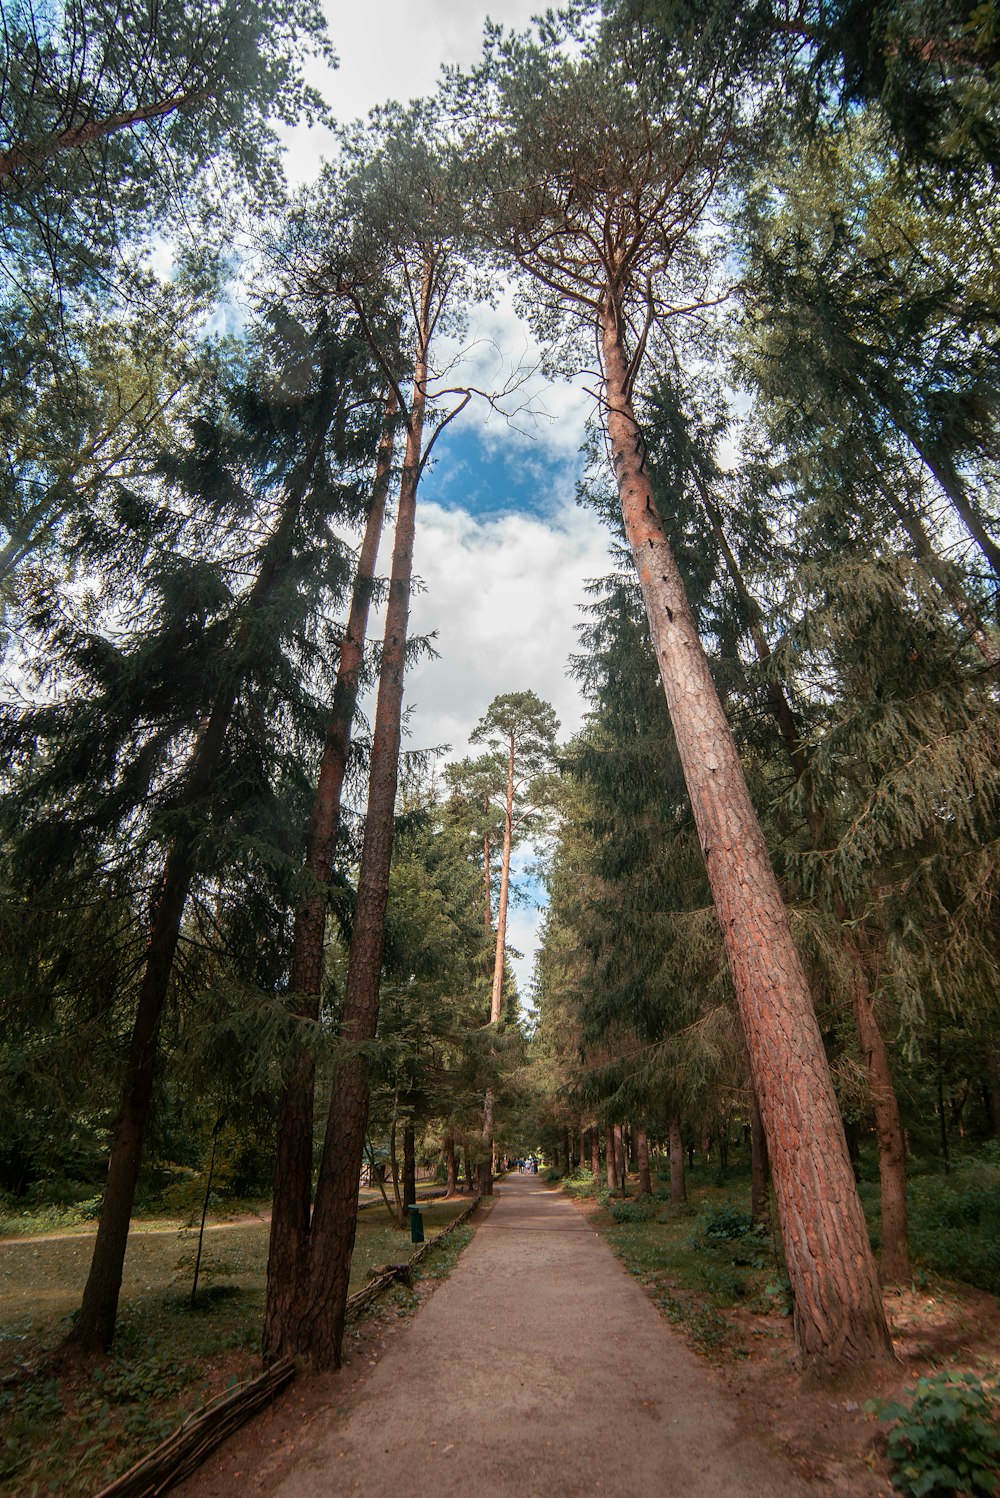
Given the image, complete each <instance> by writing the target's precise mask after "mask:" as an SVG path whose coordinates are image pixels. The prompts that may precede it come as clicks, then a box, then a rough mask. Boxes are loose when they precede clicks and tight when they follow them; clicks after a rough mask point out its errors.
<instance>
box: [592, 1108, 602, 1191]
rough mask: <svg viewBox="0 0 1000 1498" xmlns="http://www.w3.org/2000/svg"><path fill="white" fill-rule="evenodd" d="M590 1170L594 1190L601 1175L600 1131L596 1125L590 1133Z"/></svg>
mask: <svg viewBox="0 0 1000 1498" xmlns="http://www.w3.org/2000/svg"><path fill="white" fill-rule="evenodd" d="M590 1170H591V1174H592V1175H593V1177H594V1187H595V1189H596V1187H597V1182H598V1179H599V1177H600V1174H601V1131H600V1129H599V1128H598V1127H597V1124H596V1123H595V1124H594V1127H593V1128H592V1129H591V1131H590Z"/></svg>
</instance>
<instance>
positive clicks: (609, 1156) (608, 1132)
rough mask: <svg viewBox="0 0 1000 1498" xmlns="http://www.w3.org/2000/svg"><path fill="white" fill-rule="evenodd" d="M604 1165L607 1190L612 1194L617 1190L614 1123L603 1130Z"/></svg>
mask: <svg viewBox="0 0 1000 1498" xmlns="http://www.w3.org/2000/svg"><path fill="white" fill-rule="evenodd" d="M604 1166H605V1169H606V1171H607V1180H608V1190H609V1191H610V1192H611V1194H612V1196H614V1194H615V1192H616V1191H617V1190H618V1163H617V1159H616V1155H615V1128H614V1124H608V1126H607V1128H606V1129H605V1130H604Z"/></svg>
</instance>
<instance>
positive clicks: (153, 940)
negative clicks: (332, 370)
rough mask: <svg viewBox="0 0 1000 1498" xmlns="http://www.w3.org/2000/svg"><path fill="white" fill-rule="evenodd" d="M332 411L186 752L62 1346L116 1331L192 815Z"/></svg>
mask: <svg viewBox="0 0 1000 1498" xmlns="http://www.w3.org/2000/svg"><path fill="white" fill-rule="evenodd" d="M334 409H335V402H334V401H333V400H331V401H330V402H329V403H328V406H327V411H326V416H325V420H323V421H321V423H320V425H319V427H318V429H317V431H316V433H315V434H314V436H313V439H312V441H311V443H310V445H309V449H308V451H307V453H306V455H305V458H304V460H303V464H302V467H301V469H300V471H299V473H298V474H297V475H296V477H295V479H294V481H293V482H292V484H291V485H290V487H289V490H288V494H287V496H286V499H285V502H284V504H283V506H282V510H281V515H280V518H279V520H278V523H277V525H276V527H275V529H274V532H273V534H272V535H271V537H270V539H269V541H268V543H267V547H266V550H265V553H264V557H263V560H262V562H261V567H260V571H259V572H258V574H257V577H256V579H255V581H254V584H253V587H252V588H251V590H250V594H249V597H248V599H247V608H246V612H247V614H248V616H249V618H248V619H247V620H245V621H244V623H243V625H242V626H241V628H240V630H239V632H238V634H237V638H236V640H235V641H234V642H233V645H232V647H231V648H232V653H233V659H234V666H233V670H232V671H231V672H230V674H229V679H228V681H227V682H226V684H225V685H224V686H223V687H221V688H220V690H219V693H218V696H217V697H216V699H215V702H214V703H213V705H212V710H211V713H210V714H209V717H208V721H207V723H206V724H205V727H204V729H203V730H202V732H201V733H200V734H199V736H198V740H197V742H196V744H195V746H194V749H193V751H192V754H191V760H190V764H189V768H188V774H187V779H186V784H185V789H184V804H185V806H186V807H188V808H190V811H191V813H192V814H191V815H190V816H189V819H188V826H187V830H186V831H185V832H183V833H180V834H178V836H177V837H175V839H174V841H173V844H172V845H171V848H170V851H169V852H168V854H167V857H166V859H165V861H164V864H163V871H162V873H161V875H160V879H159V887H158V893H157V896H156V903H155V907H154V911H153V918H152V922H151V926H150V932H149V941H148V944H147V947H146V959H145V964H144V967H143V974H142V981H141V984H140V988H139V999H138V1003H137V1005H136V1015H135V1020H134V1022H133V1027H132V1035H131V1039H130V1041H129V1051H128V1058H127V1062H126V1067H125V1080H124V1084H123V1088H122V1104H121V1108H120V1110H119V1113H118V1117H117V1119H116V1120H115V1127H114V1133H113V1136H112V1141H111V1154H110V1157H109V1160H108V1176H107V1181H106V1183H105V1187H104V1198H103V1201H102V1205H101V1216H100V1220H99V1222H98V1226H97V1237H96V1239H95V1242H94V1253H93V1258H92V1259H91V1264H90V1272H89V1274H88V1277H87V1283H86V1286H85V1287H84V1292H83V1301H82V1304H81V1307H80V1314H79V1316H78V1317H77V1320H76V1323H75V1325H74V1327H73V1329H72V1331H71V1332H70V1333H69V1336H68V1338H67V1341H68V1342H71V1343H73V1344H74V1345H75V1346H77V1347H80V1348H82V1349H84V1350H85V1351H88V1352H98V1351H102V1350H106V1349H107V1348H108V1347H110V1345H111V1342H112V1339H113V1338H114V1333H115V1322H116V1319H117V1316H118V1297H119V1294H120V1293H121V1282H122V1272H123V1269H124V1266H125V1252H126V1249H127V1247H128V1234H129V1227H130V1225H131V1221H132V1207H133V1204H134V1202H135V1188H136V1183H137V1181H138V1179H139V1167H140V1165H141V1163H142V1150H143V1141H144V1139H145V1133H146V1125H147V1122H148V1120H149V1113H150V1108H151V1105H152V1099H153V1082H154V1079H155V1074H156V1060H157V1050H158V1041H159V1034H160V1024H161V1021H162V1018H163V1010H164V1006H165V1004H166V1000H167V992H168V990H169V987H170V978H171V974H172V972H173V964H174V957H175V955H176V952H177V944H178V941H179V940H180V931H181V922H182V920H183V918H184V908H185V905H186V904H187V897H188V894H189V892H190V889H191V881H192V879H193V878H194V874H195V869H196V864H197V858H196V846H197V841H198V835H199V830H198V818H197V816H196V815H195V814H194V813H195V810H196V808H197V806H198V803H199V801H200V800H201V799H202V798H203V797H204V796H205V795H206V794H207V792H208V791H209V790H210V788H211V785H212V782H213V781H214V779H215V776H216V773H217V771H218V768H219V765H220V763H221V760H222V754H223V750H224V748H225V742H226V735H227V733H228V731H229V724H230V722H231V720H232V715H233V709H234V707H235V705H236V699H237V695H238V693H239V689H240V686H241V684H242V681H243V679H244V673H245V671H246V669H247V668H248V665H249V663H248V662H247V661H245V659H244V656H245V652H246V642H247V639H248V637H249V632H250V620H251V619H252V617H253V615H254V614H256V613H257V612H258V611H259V610H260V608H261V607H262V605H263V604H264V603H265V602H266V601H267V600H268V598H269V597H270V595H271V593H272V592H273V590H274V587H275V585H276V584H277V583H278V582H279V581H280V579H281V577H282V576H283V574H284V569H285V567H286V566H287V563H288V560H289V557H290V555H291V552H292V547H293V545H294V537H295V529H296V524H297V520H298V515H299V509H300V506H301V503H302V500H303V498H304V496H305V493H306V490H307V488H308V485H309V482H310V479H311V477H312V473H313V470H314V468H315V466H316V462H317V460H318V458H319V456H320V453H321V452H322V450H323V445H324V443H325V441H326V434H327V431H328V430H329V426H330V422H331V420H332V419H333V412H334Z"/></svg>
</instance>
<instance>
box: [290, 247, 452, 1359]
mask: <svg viewBox="0 0 1000 1498" xmlns="http://www.w3.org/2000/svg"><path fill="white" fill-rule="evenodd" d="M429 276H430V272H429V271H428V281H429ZM425 284H426V283H425ZM426 382H427V362H426V345H425V344H424V342H423V340H421V347H420V352H419V355H418V358H417V361H416V367H415V371H414V381H413V399H412V402H411V409H410V413H409V416H408V418H407V422H406V456H405V459H404V466H403V477H402V482H401V484H400V491H399V505H398V509H397V515H396V531H395V541H394V545H393V555H392V574H391V578H390V583H389V601H388V607H387V611H386V621H385V639H384V643H383V647H382V667H381V671H380V673H379V685H378V697H377V701H376V707H375V731H374V735H373V739H372V752H371V765H370V770H369V782H368V810H367V816H366V819H365V836H364V843H363V845H362V850H361V865H360V869H359V871H358V891H357V902H356V906H355V915H354V930H353V935H352V938H351V949H350V955H349V958H348V966H347V984H346V989H345V993H344V1008H343V1019H342V1022H341V1031H340V1048H341V1057H340V1059H339V1062H338V1064H337V1066H336V1068H335V1072H334V1078H333V1092H332V1096H331V1099H330V1112H329V1115H328V1118H327V1126H326V1137H325V1139H324V1143H323V1155H322V1159H321V1162H320V1171H319V1180H318V1182H317V1186H316V1202H315V1206H314V1208H313V1215H312V1222H311V1224H310V1229H309V1276H308V1281H307V1282H306V1283H304V1284H303V1285H301V1286H300V1290H299V1294H298V1296H297V1298H296V1304H295V1307H294V1310H293V1312H292V1315H291V1317H290V1321H291V1323H292V1325H291V1327H290V1329H289V1333H284V1329H283V1333H284V1334H283V1335H282V1336H281V1339H280V1340H281V1344H282V1345H291V1346H293V1347H294V1349H295V1351H297V1352H299V1353H305V1354H308V1355H310V1356H312V1358H313V1360H314V1362H315V1364H316V1366H318V1367H320V1368H329V1367H339V1366H340V1354H341V1347H342V1344H343V1338H344V1320H345V1316H346V1312H347V1293H348V1282H349V1280H350V1274H351V1255H352V1253H353V1250H354V1237H355V1233H356V1231H357V1217H358V1184H359V1180H360V1174H361V1159H362V1155H363V1152H364V1140H365V1129H366V1127H367V1122H368V1104H369V1097H370V1091H369V1083H368V1068H367V1063H366V1061H365V1057H364V1055H363V1054H362V1051H361V1048H362V1047H363V1046H364V1044H365V1043H366V1042H367V1041H370V1040H372V1039H373V1038H374V1036H375V1032H376V1028H377V1025H378V1009H379V988H380V981H381V971H382V952H383V947H384V943H385V915H386V908H387V906H388V900H389V866H390V863H391V861H392V844H393V833H394V818H395V803H396V786H397V781H398V775H399V748H400V739H401V725H402V708H403V675H404V670H405V666H406V640H407V628H408V624H409V613H410V582H411V576H412V571H413V539H414V532H415V528H416V504H417V485H418V483H419V478H420V461H421V446H422V437H423V418H424V410H425V404H426V396H425V389H426ZM286 1337H287V1340H286Z"/></svg>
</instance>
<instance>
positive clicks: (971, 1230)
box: [909, 1163, 1000, 1295]
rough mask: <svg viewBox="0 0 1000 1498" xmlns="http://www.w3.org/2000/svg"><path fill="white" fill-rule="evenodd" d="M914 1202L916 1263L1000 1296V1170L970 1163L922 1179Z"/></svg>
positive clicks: (912, 1198) (912, 1192) (912, 1189)
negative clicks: (947, 1172)
mask: <svg viewBox="0 0 1000 1498" xmlns="http://www.w3.org/2000/svg"><path fill="white" fill-rule="evenodd" d="M909 1199H910V1243H911V1248H912V1252H913V1257H914V1260H915V1262H916V1263H917V1264H919V1265H922V1266H924V1267H925V1268H927V1269H930V1270H933V1271H934V1272H935V1273H937V1274H944V1275H948V1276H950V1277H951V1278H954V1279H958V1280H964V1281H965V1282H966V1283H967V1284H970V1285H978V1286H979V1287H980V1288H981V1289H983V1290H990V1291H992V1293H993V1294H994V1295H996V1294H1000V1168H998V1167H997V1166H991V1165H986V1164H976V1163H969V1164H963V1165H961V1166H959V1167H958V1168H957V1169H955V1170H953V1171H952V1172H951V1173H950V1174H949V1175H947V1176H945V1175H940V1174H939V1175H924V1176H919V1177H918V1178H917V1179H916V1180H915V1181H914V1182H913V1183H912V1185H911V1187H910V1192H909Z"/></svg>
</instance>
